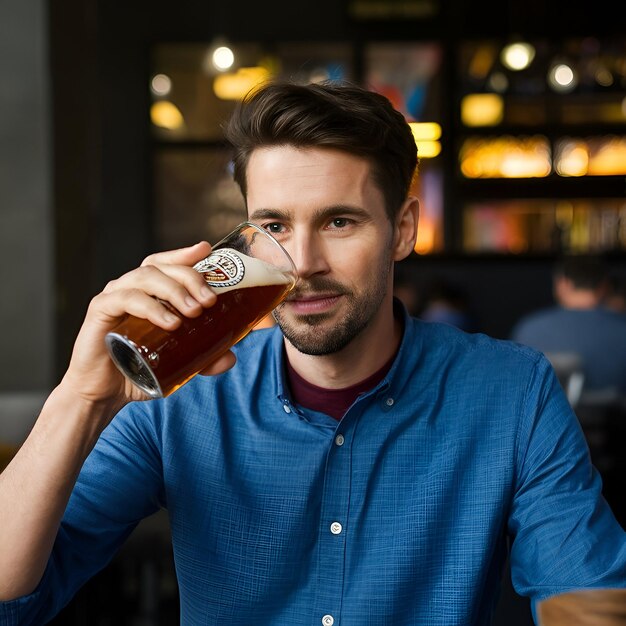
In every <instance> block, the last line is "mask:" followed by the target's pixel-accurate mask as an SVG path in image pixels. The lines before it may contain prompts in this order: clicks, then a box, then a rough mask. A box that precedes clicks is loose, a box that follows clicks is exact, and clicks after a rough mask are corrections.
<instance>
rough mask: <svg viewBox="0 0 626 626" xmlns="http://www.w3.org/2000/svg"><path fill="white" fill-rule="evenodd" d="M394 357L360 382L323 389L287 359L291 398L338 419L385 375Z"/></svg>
mask: <svg viewBox="0 0 626 626" xmlns="http://www.w3.org/2000/svg"><path fill="white" fill-rule="evenodd" d="M395 358H396V355H395V354H394V355H393V356H392V357H391V358H390V359H389V361H387V363H385V365H383V366H382V367H381V368H380V369H379V370H378V371H377V372H374V373H373V374H372V375H371V376H368V377H367V378H366V379H365V380H362V381H361V382H360V383H357V384H356V385H352V386H350V387H344V388H343V389H325V388H324V387H318V386H317V385H312V384H311V383H310V382H308V381H307V380H305V379H304V378H302V376H300V375H299V374H297V373H296V371H295V370H294V369H293V368H292V367H291V364H290V363H289V361H288V360H287V377H288V378H289V385H290V387H291V395H292V398H293V400H294V402H295V403H296V404H299V405H300V406H302V407H304V408H306V409H311V410H313V411H319V412H320V413H325V414H326V415H330V416H331V417H334V418H335V419H336V420H340V419H341V418H342V417H343V416H344V414H345V412H346V411H347V410H348V409H349V408H350V406H351V405H352V403H353V402H354V401H355V400H356V399H357V397H358V396H359V395H360V394H362V393H365V392H366V391H369V390H370V389H373V388H374V387H376V385H377V384H378V383H379V382H380V381H381V380H382V379H383V378H384V377H385V374H387V372H388V371H389V370H390V369H391V365H392V364H393V361H394V359H395Z"/></svg>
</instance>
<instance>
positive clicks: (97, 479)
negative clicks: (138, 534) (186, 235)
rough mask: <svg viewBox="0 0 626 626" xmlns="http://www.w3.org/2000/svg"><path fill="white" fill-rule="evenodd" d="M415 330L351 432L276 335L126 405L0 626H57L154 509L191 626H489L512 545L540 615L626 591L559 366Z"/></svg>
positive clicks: (624, 558)
mask: <svg viewBox="0 0 626 626" xmlns="http://www.w3.org/2000/svg"><path fill="white" fill-rule="evenodd" d="M405 325H406V326H405V332H404V337H403V341H402V344H401V347H400V350H399V352H398V355H397V357H396V359H395V362H394V364H393V366H392V367H391V369H390V371H389V372H388V374H387V376H386V377H385V378H384V379H383V380H382V381H381V382H380V383H379V384H378V385H377V386H376V387H375V388H374V389H372V390H371V391H370V392H368V393H365V394H363V395H362V396H361V397H359V398H358V399H357V400H356V401H355V403H354V404H353V405H352V406H351V407H350V409H349V410H348V412H347V413H346V415H345V416H344V417H343V419H342V420H341V421H340V422H337V421H336V420H334V419H332V418H330V417H329V416H327V415H324V414H320V413H315V412H312V411H308V410H305V409H301V408H299V407H296V406H294V405H293V403H292V402H291V400H290V397H289V391H288V389H287V388H286V382H285V373H284V370H285V363H284V359H285V357H284V351H283V338H282V335H281V333H280V331H279V329H278V328H273V329H269V330H263V331H255V332H254V333H252V334H251V335H249V337H248V338H247V339H245V340H244V341H243V342H241V343H240V344H239V345H238V346H236V348H235V350H236V352H237V356H238V363H237V365H236V366H235V367H234V368H233V369H232V370H230V371H228V372H226V373H224V374H222V375H220V376H218V377H213V378H204V377H196V378H195V379H194V380H192V381H191V382H190V383H188V384H187V385H185V386H184V387H183V388H182V389H181V390H179V391H178V392H176V393H175V394H173V395H172V396H170V397H169V398H167V399H165V400H155V401H151V402H143V403H134V404H132V405H129V406H128V407H126V408H125V409H124V410H123V411H122V412H121V413H120V414H119V415H118V416H116V418H115V419H114V420H113V421H112V422H111V424H110V425H109V427H108V428H107V429H106V431H105V432H104V433H103V435H102V436H101V438H100V440H99V442H98V444H97V446H96V448H95V449H94V451H93V452H92V454H91V455H90V457H89V458H88V460H87V462H86V463H85V465H84V468H83V471H82V473H81V475H80V478H79V481H78V484H77V485H76V488H75V490H74V492H73V495H72V497H71V500H70V503H69V505H68V508H67V512H66V515H65V518H64V521H63V524H62V528H61V530H60V532H59V535H58V539H57V541H56V544H55V548H54V552H53V555H52V558H51V560H50V563H49V565H48V568H47V570H46V573H45V575H44V578H43V580H42V582H41V583H40V585H39V587H38V588H37V590H36V591H35V592H34V593H33V594H32V595H30V596H27V597H24V598H20V599H17V600H14V601H11V602H8V603H5V604H4V605H2V608H0V622H1V623H2V624H17V623H19V624H41V623H43V622H45V618H47V617H48V616H49V615H51V614H52V613H54V612H55V611H57V610H58V609H59V608H60V607H61V606H62V605H63V604H65V603H66V602H67V601H68V599H69V598H70V596H71V595H72V594H73V593H74V592H75V590H76V589H77V587H78V586H79V585H80V584H81V583H82V582H83V581H84V580H85V579H86V578H87V577H88V576H90V575H92V574H93V573H94V572H95V571H96V570H98V569H99V568H101V567H103V566H104V565H105V564H106V563H107V562H108V561H109V559H110V558H111V556H112V554H113V552H114V551H115V549H116V548H117V547H118V546H119V545H120V544H121V543H122V541H123V540H124V538H125V537H127V535H128V534H129V533H130V532H131V531H132V529H133V528H134V526H135V525H136V524H137V522H138V521H139V520H140V519H142V518H143V517H145V516H146V515H149V514H151V513H152V512H154V511H156V510H157V509H158V508H159V507H167V509H168V512H169V516H170V523H171V529H172V538H173V546H174V555H175V561H176V571H177V575H178V581H179V591H180V603H181V623H182V624H183V625H184V626H192V625H193V626H195V625H200V624H202V625H217V624H219V625H220V626H226V625H238V626H250V625H251V624H264V625H269V626H320V625H322V624H331V623H334V626H380V625H381V624H393V626H416V625H419V626H457V625H458V626H460V625H463V626H469V625H483V624H488V623H489V621H490V617H491V613H492V610H493V607H494V602H495V599H496V594H497V590H498V585H499V580H500V576H501V572H502V567H503V563H504V560H505V557H506V546H507V537H508V538H509V540H510V541H512V544H511V546H512V547H511V563H512V577H513V582H514V585H515V588H516V589H517V591H518V592H519V593H521V594H524V595H528V596H530V597H531V598H533V599H535V600H538V599H542V598H545V597H547V596H550V595H552V594H555V593H559V592H564V591H568V590H573V589H579V588H583V587H585V588H589V587H625V586H626V534H625V533H624V532H623V531H622V529H621V528H620V527H619V525H618V524H617V522H616V520H615V518H614V517H613V515H612V513H611V512H610V510H609V508H608V506H607V504H606V502H605V501H604V500H603V499H602V497H601V495H600V491H601V481H600V478H599V476H598V474H597V473H596V472H595V470H594V469H593V468H592V466H591V465H590V461H589V454H588V450H587V447H586V444H585V441H584V438H583V435H582V432H581V429H580V428H579V426H578V424H577V421H576V419H575V417H574V416H573V414H572V412H571V410H570V408H569V405H568V403H567V400H566V399H565V397H564V395H563V393H562V391H561V388H560V386H559V384H558V382H557V381H556V378H555V376H554V374H553V372H552V370H551V368H550V366H549V365H548V363H547V361H546V360H545V358H544V357H543V356H542V355H541V354H539V353H537V352H535V351H533V350H531V349H528V348H525V347H522V346H519V345H516V344H513V343H510V342H505V341H497V340H494V339H490V338H488V337H486V336H484V335H469V334H466V333H463V332H460V331H459V330H457V329H455V328H452V327H450V326H447V325H442V324H431V323H426V322H421V321H418V320H413V319H410V318H406V320H405ZM323 620H325V621H323Z"/></svg>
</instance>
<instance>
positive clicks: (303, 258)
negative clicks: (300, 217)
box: [286, 232, 330, 278]
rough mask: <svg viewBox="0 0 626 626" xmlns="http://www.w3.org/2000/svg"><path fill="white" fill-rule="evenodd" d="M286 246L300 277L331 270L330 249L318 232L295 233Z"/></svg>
mask: <svg viewBox="0 0 626 626" xmlns="http://www.w3.org/2000/svg"><path fill="white" fill-rule="evenodd" d="M286 247H287V251H288V252H289V254H290V255H291V258H292V259H293V262H294V264H295V266H296V269H297V270H298V276H299V277H300V278H308V277H310V276H314V275H315V274H326V273H328V272H329V271H330V265H329V263H328V251H327V249H326V246H325V244H324V241H323V240H322V238H321V237H320V236H319V235H318V234H317V233H305V232H301V233H294V234H293V236H292V238H291V241H290V242H289V245H288V246H286Z"/></svg>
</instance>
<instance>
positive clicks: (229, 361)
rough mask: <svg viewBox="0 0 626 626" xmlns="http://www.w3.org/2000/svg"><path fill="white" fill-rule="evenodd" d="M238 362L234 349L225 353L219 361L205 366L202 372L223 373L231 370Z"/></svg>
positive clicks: (207, 374) (205, 373)
mask: <svg viewBox="0 0 626 626" xmlns="http://www.w3.org/2000/svg"><path fill="white" fill-rule="evenodd" d="M236 362H237V357H235V355H234V354H233V352H232V351H230V350H229V351H228V352H226V353H225V354H223V355H222V356H221V357H220V358H219V359H217V361H213V363H211V365H209V366H208V367H205V368H204V369H203V370H202V371H201V372H200V374H201V375H202V376H216V375H217V374H223V373H224V372H226V371H227V370H229V369H230V368H231V367H233V365H235V363H236Z"/></svg>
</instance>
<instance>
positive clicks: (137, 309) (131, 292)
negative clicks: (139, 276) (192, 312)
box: [87, 288, 181, 330]
mask: <svg viewBox="0 0 626 626" xmlns="http://www.w3.org/2000/svg"><path fill="white" fill-rule="evenodd" d="M126 315H133V316H135V317H138V318H141V319H146V320H149V321H150V322H152V323H153V324H154V325H156V326H159V327H160V328H163V329H165V330H174V329H175V328H177V327H178V326H179V325H180V322H181V318H180V317H179V316H178V315H177V314H176V311H175V310H173V309H172V307H171V306H169V305H167V304H166V303H165V302H163V301H161V300H159V299H157V298H154V297H152V296H150V295H148V294H147V293H145V292H144V291H142V290H141V289H131V288H129V289H116V290H114V291H112V292H109V293H105V292H102V293H100V294H98V295H97V296H95V297H94V298H93V300H92V301H91V303H90V305H89V309H88V311H87V316H88V317H89V318H91V319H93V320H94V321H96V322H98V323H100V324H102V325H103V326H105V327H111V326H112V325H114V324H116V323H117V322H119V321H120V319H121V318H123V317H125V316H126Z"/></svg>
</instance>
